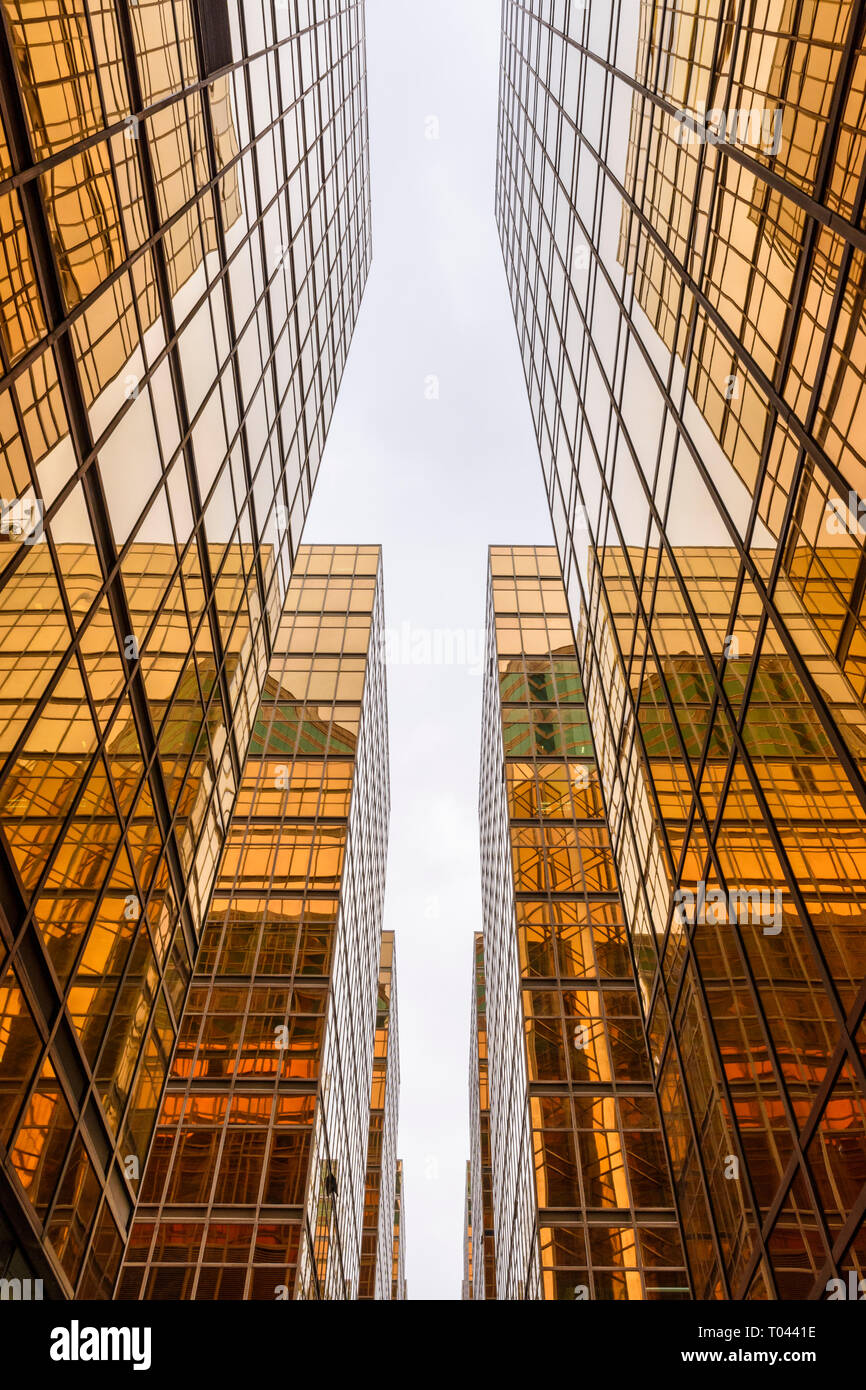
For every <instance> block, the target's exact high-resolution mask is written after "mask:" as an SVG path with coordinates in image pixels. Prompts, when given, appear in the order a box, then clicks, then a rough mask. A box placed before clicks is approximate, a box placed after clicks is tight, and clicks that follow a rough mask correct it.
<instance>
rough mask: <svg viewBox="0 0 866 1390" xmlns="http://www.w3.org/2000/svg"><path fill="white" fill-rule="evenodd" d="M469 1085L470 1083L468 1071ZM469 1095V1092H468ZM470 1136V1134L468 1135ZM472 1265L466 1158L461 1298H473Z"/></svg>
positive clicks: (469, 1171)
mask: <svg viewBox="0 0 866 1390" xmlns="http://www.w3.org/2000/svg"><path fill="white" fill-rule="evenodd" d="M469 1084H470V1086H471V1084H472V1080H471V1073H470V1082H469ZM470 1095H471V1092H470ZM470 1138H471V1136H470ZM473 1267H474V1248H473V1232H472V1161H471V1159H467V1160H466V1189H465V1193H464V1199H463V1282H462V1284H461V1286H460V1297H461V1299H463V1300H466V1299H470V1298H474V1297H475V1293H474V1287H475V1279H474V1273H473Z"/></svg>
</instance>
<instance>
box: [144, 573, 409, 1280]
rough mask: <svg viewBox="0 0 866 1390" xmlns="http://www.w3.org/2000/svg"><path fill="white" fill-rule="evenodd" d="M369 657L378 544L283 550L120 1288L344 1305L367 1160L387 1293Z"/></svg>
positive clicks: (377, 731) (382, 769)
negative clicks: (270, 634) (262, 662)
mask: <svg viewBox="0 0 866 1390" xmlns="http://www.w3.org/2000/svg"><path fill="white" fill-rule="evenodd" d="M382 651H383V618H382V586H381V568H380V553H379V551H378V549H377V548H376V547H360V548H358V549H354V548H352V547H348V546H336V547H327V546H315V547H308V546H302V547H301V548H300V550H299V552H298V556H297V560H296V567H295V574H294V576H293V578H292V580H291V583H290V585H289V592H288V599H287V603H286V607H285V611H284V613H283V617H282V620H281V623H280V626H279V629H278V631H277V634H276V638H275V642H274V654H273V657H272V660H271V666H270V669H269V672H268V677H267V680H266V681H265V687H264V692H263V696H262V701H261V704H260V707H259V711H258V714H257V717H256V722H255V727H254V730H253V736H252V740H251V744H250V751H249V755H248V757H247V761H246V765H245V768H244V775H243V780H242V783H241V788H240V793H239V796H238V801H237V805H236V808H235V814H234V818H233V820H232V822H231V826H230V828H229V834H228V838H227V841H226V845H225V849H224V851H223V854H222V857H221V860H220V864H219V869H218V873H217V882H216V888H215V890H214V896H213V900H212V903H211V905H210V910H209V913H208V917H207V921H206V924H205V929H204V933H203V936H202V944H201V948H200V950H199V954H198V959H197V962H196V967H195V970H194V973H193V978H192V986H191V988H190V991H189V995H188V998H187V1001H186V1005H185V1008H184V1011H183V1015H182V1020H181V1027H180V1034H179V1038H178V1043H177V1047H176V1049H175V1052H174V1057H173V1061H172V1066H171V1071H170V1074H169V1079H168V1084H167V1087H166V1089H165V1094H164V1096H163V1100H162V1105H161V1109H160V1114H159V1121H158V1124H157V1128H156V1134H155V1137H154V1142H153V1147H152V1149H151V1152H150V1156H149V1159H148V1161H147V1165H146V1167H145V1169H144V1172H143V1174H142V1178H141V1188H140V1196H139V1201H138V1205H137V1209H136V1217H135V1221H134V1225H133V1230H132V1235H131V1238H130V1241H129V1245H128V1248H127V1252H126V1258H125V1261H124V1266H123V1273H122V1276H121V1280H120V1284H119V1288H118V1295H119V1297H121V1298H133V1299H138V1298H143V1299H153V1298H163V1299H165V1298H168V1299H179V1298H197V1299H213V1298H221V1299H240V1298H254V1299H273V1298H284V1299H285V1298H303V1299H311V1298H325V1299H343V1298H356V1297H357V1296H358V1290H359V1279H362V1278H363V1274H364V1268H363V1261H362V1238H363V1234H364V1227H365V1184H366V1182H367V1168H368V1163H370V1162H371V1160H375V1159H376V1158H379V1159H380V1163H381V1176H382V1191H383V1196H384V1204H383V1222H382V1234H381V1237H380V1249H381V1263H380V1265H379V1266H377V1273H378V1271H379V1269H380V1268H381V1269H382V1270H383V1271H384V1273H383V1274H382V1277H381V1280H380V1281H379V1282H380V1283H381V1286H382V1287H383V1288H384V1289H385V1291H386V1292H385V1293H383V1294H380V1296H383V1297H387V1296H389V1292H390V1278H391V1248H392V1234H393V1224H392V1212H393V1188H394V1178H395V1173H396V1154H395V1148H396V1090H397V1086H398V1077H399V1067H398V1059H397V1030H396V1009H394V1012H393V1013H392V1012H391V1009H392V1007H393V1006H394V1004H395V990H394V980H393V954H394V949H393V937H392V935H391V934H386V935H385V936H384V938H383V933H382V925H381V924H382V909H383V898H384V877H385V857H386V845H387V829H388V806H389V797H388V755H387V709H386V694H385V677H384V664H383V659H382ZM385 1049H387V1052H386V1054H385V1055H382V1056H381V1059H380V1055H379V1054H383V1053H384V1050H385ZM380 1060H381V1061H384V1063H385V1068H386V1071H387V1070H389V1073H390V1074H389V1075H388V1077H387V1079H388V1081H389V1082H390V1083H391V1096H393V1099H391V1096H389V1097H388V1098H387V1100H386V1098H385V1096H384V1095H383V1096H382V1099H383V1101H385V1105H384V1106H381V1107H380V1106H379V1105H378V1104H377V1105H376V1106H375V1107H374V1109H375V1111H376V1116H377V1119H378V1127H374V1126H373V1125H372V1124H371V1118H372V1116H371V1094H372V1096H373V1099H374V1101H376V1102H378V1100H379V1091H380V1090H381V1091H383V1092H384V1091H385V1085H384V1082H385V1076H383V1075H382V1069H381V1067H380V1065H379V1063H380ZM383 1121H384V1124H385V1132H384V1134H383V1129H382V1127H383ZM374 1128H376V1134H377V1135H378V1136H381V1141H380V1143H379V1145H378V1147H377V1146H376V1145H375V1143H374V1144H373V1145H372V1146H371V1144H370V1140H371V1130H373V1129H374ZM375 1137H376V1136H375V1135H374V1138H375ZM377 1287H378V1286H377Z"/></svg>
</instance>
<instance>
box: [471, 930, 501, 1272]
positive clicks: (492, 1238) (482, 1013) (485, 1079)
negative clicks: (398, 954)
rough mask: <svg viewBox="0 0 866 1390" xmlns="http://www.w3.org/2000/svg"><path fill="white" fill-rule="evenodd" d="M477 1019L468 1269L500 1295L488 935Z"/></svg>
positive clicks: (476, 958)
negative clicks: (492, 1141) (489, 1043)
mask: <svg viewBox="0 0 866 1390" xmlns="http://www.w3.org/2000/svg"><path fill="white" fill-rule="evenodd" d="M472 952H473V955H472V981H473V991H472V1023H471V1042H470V1048H469V1143H470V1153H471V1158H470V1160H469V1187H468V1190H467V1193H466V1251H467V1254H466V1261H465V1262H466V1266H467V1269H466V1274H465V1276H464V1277H465V1278H466V1281H467V1284H468V1285H469V1287H470V1292H469V1293H468V1294H467V1297H469V1298H479V1299H495V1297H496V1231H495V1226H494V1216H493V1165H492V1159H491V1153H490V1079H489V1075H488V1057H487V992H486V986H485V982H484V936H483V934H482V933H481V932H476V933H475V940H474V943H473V948H472Z"/></svg>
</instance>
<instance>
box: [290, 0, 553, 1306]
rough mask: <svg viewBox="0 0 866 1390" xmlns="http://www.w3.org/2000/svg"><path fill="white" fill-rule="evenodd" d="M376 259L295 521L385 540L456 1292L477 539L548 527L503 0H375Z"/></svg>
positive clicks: (532, 539) (475, 749) (432, 1275)
mask: <svg viewBox="0 0 866 1390" xmlns="http://www.w3.org/2000/svg"><path fill="white" fill-rule="evenodd" d="M366 8H367V63H368V82H369V103H370V158H371V169H372V216H373V263H372V268H371V271H370V277H369V280H368V283H367V289H366V292H365V295H364V301H363V304H362V308H361V313H360V317H359V320H358V324H357V327H356V329H355V336H354V339H353V342H352V347H351V351H350V353H349V358H348V362H347V365H346V370H345V374H344V377H343V382H342V386H341V388H340V394H339V397H338V400H337V406H336V409H335V412H334V417H333V422H332V425H331V431H330V435H329V438H328V443H327V447H326V450H325V454H324V458H323V461H322V464H321V468H320V472H319V476H318V480H317V483H316V487H315V491H314V494H313V501H312V506H311V509H310V513H309V517H308V520H307V525H306V529H305V531H304V537H303V539H304V541H305V542H306V543H310V544H316V543H321V544H331V543H334V544H339V543H358V544H371V543H374V542H379V543H381V545H382V546H383V551H384V582H385V617H386V625H387V629H388V651H389V657H390V659H389V667H388V703H389V723H390V758H391V798H392V800H391V833H390V847H389V859H388V880H387V894H386V907H385V926H386V928H390V929H392V930H393V931H394V932H395V933H396V940H397V988H398V1009H399V1029H400V1067H401V1090H400V1129H399V1153H400V1156H401V1157H402V1159H403V1165H404V1191H405V1231H406V1273H407V1280H408V1289H409V1297H410V1298H416V1299H455V1298H459V1297H460V1283H461V1279H462V1274H463V1267H462V1260H463V1251H462V1246H463V1203H464V1186H465V1165H466V1159H467V1158H468V1156H469V1123H468V1109H469V1095H468V1066H469V1021H470V997H471V983H472V980H471V966H472V933H473V932H475V931H480V930H481V879H480V859H479V843H478V817H477V802H478V766H479V748H480V731H481V657H482V653H483V635H484V606H485V597H486V565H487V547H488V545H491V544H532V545H545V544H551V543H552V533H551V529H550V521H549V515H548V510H547V503H546V500H545V496H544V488H543V481H542V474H541V467H540V464H539V459H538V450H537V446H536V443H535V436H534V433H533V428H532V421H531V417H530V412H529V402H528V399H527V394H526V388H525V385H524V380H523V371H522V366H521V362H520V356H519V353H518V347H517V337H516V333H515V329H514V321H513V318H512V312H511V303H510V300H509V296H508V289H507V285H506V281H505V272H504V269H503V263H502V254H501V251H500V248H499V241H498V234H497V230H496V223H495V217H494V190H495V165H496V115H497V99H498V80H499V29H500V0H435V3H431V0H367V7H366Z"/></svg>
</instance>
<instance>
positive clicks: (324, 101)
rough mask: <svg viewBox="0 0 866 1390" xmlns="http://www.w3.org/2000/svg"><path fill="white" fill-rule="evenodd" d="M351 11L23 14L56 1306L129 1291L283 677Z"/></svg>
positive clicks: (5, 610)
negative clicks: (150, 1174) (140, 1223)
mask: <svg viewBox="0 0 866 1390" xmlns="http://www.w3.org/2000/svg"><path fill="white" fill-rule="evenodd" d="M363 13H364V12H363V3H360V2H358V0H328V2H327V3H325V4H317V5H316V6H315V7H314V6H313V5H311V4H308V3H307V0H299V3H294V0H293V3H292V4H291V5H290V6H286V5H278V4H277V5H274V4H272V3H270V0H253V3H249V2H248V0H244V2H243V3H239V0H207V3H206V4H205V3H204V0H135V3H133V0H111V3H107V4H102V5H94V4H91V3H83V0H82V3H75V4H71V5H70V4H68V3H65V0H64V3H61V0H46V3H44V4H40V5H38V6H33V5H31V4H29V3H23V2H22V3H19V2H18V0H8V3H4V4H3V5H2V7H0V225H2V233H3V263H2V267H0V435H2V444H3V450H2V472H0V494H2V498H0V532H2V536H0V540H2V542H3V543H2V544H0V713H2V728H0V896H2V903H0V1157H2V1163H0V1207H2V1209H3V1212H4V1221H5V1224H6V1226H7V1227H8V1231H9V1235H8V1238H7V1239H6V1240H5V1241H4V1244H3V1250H4V1251H5V1254H4V1255H3V1259H4V1261H6V1262H7V1263H9V1262H12V1263H14V1265H15V1268H19V1267H22V1268H26V1269H30V1270H32V1272H33V1273H34V1274H37V1275H38V1276H39V1277H42V1278H43V1280H44V1281H45V1286H46V1293H48V1292H50V1293H51V1294H52V1295H53V1296H56V1297H64V1296H69V1295H72V1294H75V1293H77V1294H79V1295H81V1296H93V1297H105V1296H107V1293H109V1292H110V1289H111V1287H112V1286H113V1282H114V1278H115V1276H116V1274H117V1269H118V1265H119V1262H120V1258H121V1254H122V1251H123V1247H124V1244H125V1242H126V1238H127V1235H128V1233H129V1229H130V1224H131V1220H132V1214H133V1211H134V1207H135V1203H136V1200H137V1195H138V1186H137V1179H136V1177H135V1174H136V1173H140V1172H141V1170H142V1167H143V1164H144V1160H145V1155H146V1153H147V1150H148V1146H149V1143H150V1139H151V1136H152V1133H153V1127H154V1124H155V1121H156V1117H157V1112H158V1108H159V1105H160V1096H161V1092H162V1088H163V1085H164V1083H165V1080H166V1077H167V1074H168V1066H169V1059H170V1057H171V1055H172V1052H173V1049H174V1047H175V1044H176V1042H177V1040H178V1037H179V1032H180V1023H181V1012H182V1008H183V1003H184V998H185V995H186V992H187V989H188V987H189V984H190V980H191V977H192V974H193V971H194V969H195V968H196V963H197V959H198V952H199V945H200V942H201V939H202V932H203V929H204V925H205V920H206V917H207V911H208V904H209V902H210V899H211V896H212V893H213V891H214V885H215V879H216V874H217V870H218V865H219V862H220V857H221V854H222V851H223V847H224V844H225V841H226V835H227V829H228V824H229V821H230V818H231V815H232V812H233V809H234V806H235V802H236V799H237V797H238V794H239V789H240V787H241V784H242V779H243V775H244V774H243V769H244V764H245V760H246V758H247V754H248V751H249V749H250V747H251V741H252V740H253V738H254V734H255V730H256V721H257V719H258V718H259V717H260V697H261V696H262V693H263V690H264V689H265V683H266V680H267V678H268V673H269V670H270V669H271V663H272V660H273V659H274V656H275V653H277V654H278V649H277V645H276V644H277V637H278V632H279V623H280V614H281V612H282V609H283V606H284V604H285V602H286V597H287V591H288V586H289V581H290V577H291V573H292V567H293V564H294V560H295V556H296V553H297V549H298V544H299V539H300V533H301V529H302V526H303V520H304V516H305V514H306V511H307V507H308V504H309V500H310V495H311V490H312V487H313V484H314V481H315V477H316V471H317V468H318V464H319V459H320V457H321V452H322V447H323V444H324V440H325V435H326V432H327V428H328V424H329V421H330V417H331V412H332V409H333V404H334V399H335V394H336V390H337V387H338V384H339V380H340V376H341V372H342V368H343V365H344V362H345V357H346V353H347V350H348V345H349V340H350V338H351V333H352V329H353V325H354V322H355V319H356V316H357V312H358V307H359V303H360V298H361V294H362V291H363V287H364V282H365V278H366V273H367V268H368V265H369V259H370V239H369V178H368V148H367V127H366V93H365V59H364V24H363ZM3 1272H4V1269H3V1268H0V1275H2V1273H3Z"/></svg>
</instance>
